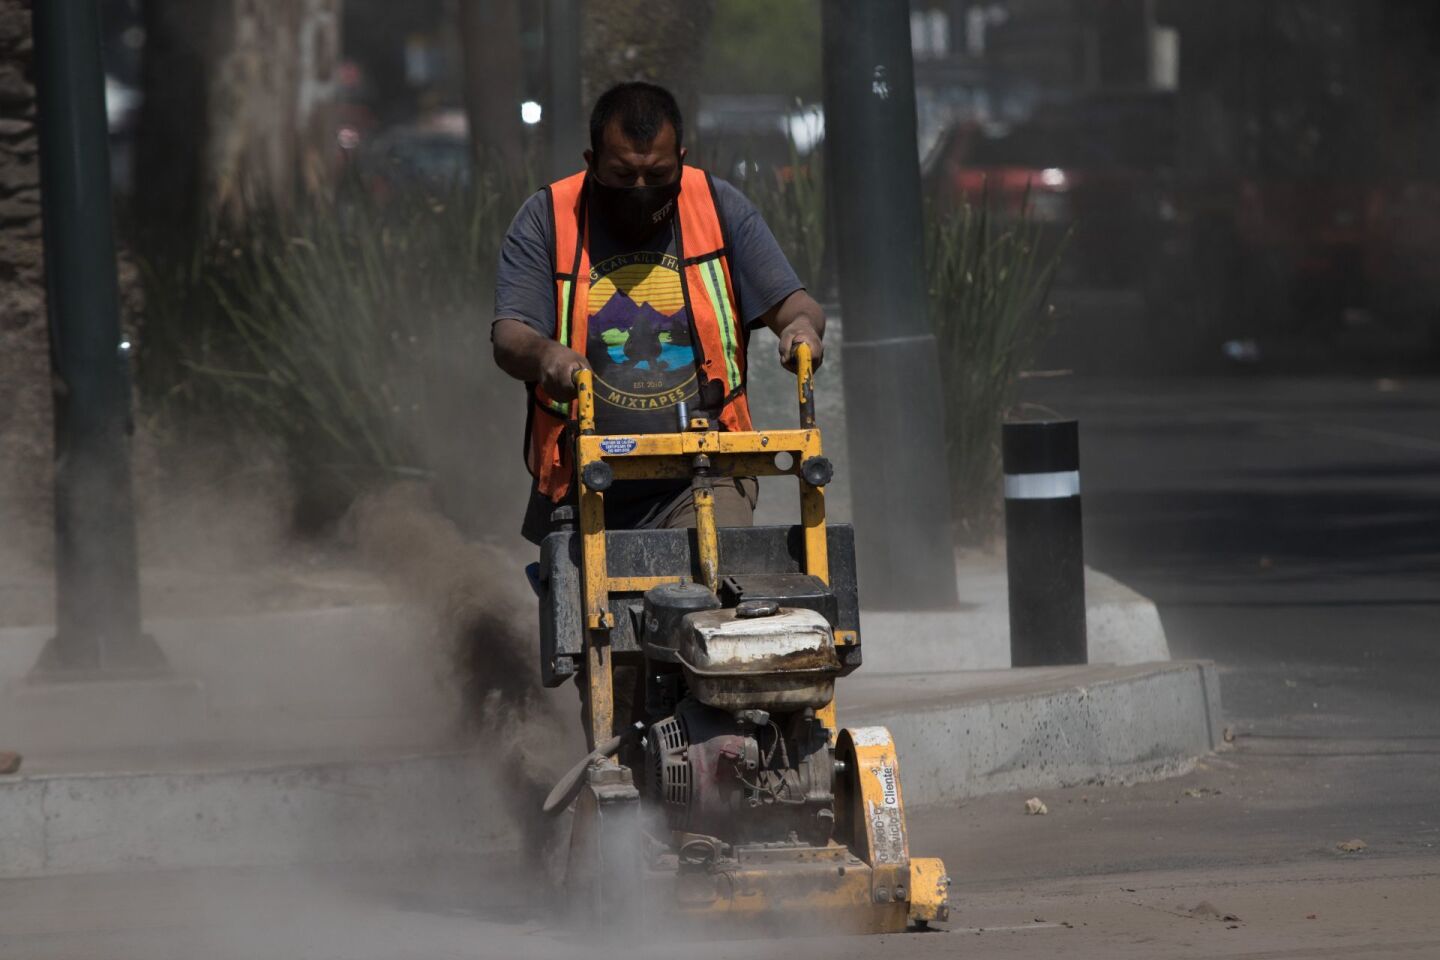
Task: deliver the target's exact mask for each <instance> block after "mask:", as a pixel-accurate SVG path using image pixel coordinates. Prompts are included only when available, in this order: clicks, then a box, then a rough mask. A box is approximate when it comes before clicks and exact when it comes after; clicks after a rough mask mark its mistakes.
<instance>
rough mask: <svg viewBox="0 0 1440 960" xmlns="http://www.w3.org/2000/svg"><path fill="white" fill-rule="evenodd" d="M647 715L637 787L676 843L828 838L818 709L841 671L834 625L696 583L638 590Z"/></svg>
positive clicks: (830, 824) (829, 797) (825, 743)
mask: <svg viewBox="0 0 1440 960" xmlns="http://www.w3.org/2000/svg"><path fill="white" fill-rule="evenodd" d="M640 633H641V636H642V637H643V642H644V649H645V654H646V664H647V670H646V673H647V676H648V677H649V678H650V685H649V686H650V688H649V696H648V698H647V699H648V704H649V707H650V715H651V716H652V718H653V717H657V716H658V717H660V718H661V719H659V720H655V721H654V722H653V723H652V724H651V726H650V728H649V733H648V735H647V737H646V751H645V753H646V755H645V771H646V772H645V778H646V781H647V783H646V787H645V789H646V792H647V793H648V794H649V795H650V796H651V797H652V798H653V799H654V800H655V801H656V802H657V805H658V806H659V807H660V808H661V809H662V810H663V811H664V813H665V818H666V820H667V823H668V825H669V827H670V829H671V830H672V831H673V832H675V833H678V834H682V835H688V839H687V840H686V841H685V842H682V844H681V846H682V848H685V847H686V844H687V843H688V844H689V849H691V850H692V851H700V852H701V853H703V851H704V849H705V848H706V847H707V846H710V847H714V848H716V849H715V852H717V853H718V852H719V851H718V846H719V845H724V844H735V843H767V842H768V843H785V842H790V843H806V844H814V845H823V844H825V843H827V842H828V841H829V839H830V836H831V834H832V832H833V829H834V822H835V814H834V809H833V806H834V789H833V784H834V775H835V774H834V759H833V755H832V752H831V748H830V733H829V731H827V730H826V729H825V727H824V725H823V724H822V723H821V722H820V720H819V719H818V718H817V717H816V712H815V711H816V709H817V708H819V707H822V706H824V705H825V704H827V703H829V702H830V699H831V698H832V697H833V696H834V681H835V677H836V675H837V674H838V673H839V671H840V661H839V658H838V656H837V655H836V651H835V641H834V632H833V629H832V628H831V626H830V623H829V622H828V620H827V619H826V618H825V617H824V616H823V615H821V614H820V613H818V612H817V611H815V610H812V609H803V608H791V607H785V606H781V604H780V602H779V601H777V600H774V599H765V600H747V601H743V602H741V603H739V604H738V605H737V606H735V607H728V608H722V607H721V606H720V602H719V599H718V598H717V597H716V596H715V594H714V593H712V592H711V591H709V590H708V589H706V588H705V587H703V586H700V585H698V584H666V585H664V586H659V587H655V588H652V589H651V590H650V591H649V592H647V594H646V596H645V602H644V610H643V615H642V625H641V630H640Z"/></svg>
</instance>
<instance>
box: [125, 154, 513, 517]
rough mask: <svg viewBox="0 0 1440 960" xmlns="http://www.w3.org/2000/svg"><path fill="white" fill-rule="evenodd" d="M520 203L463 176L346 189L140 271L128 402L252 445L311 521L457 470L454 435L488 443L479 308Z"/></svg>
mask: <svg viewBox="0 0 1440 960" xmlns="http://www.w3.org/2000/svg"><path fill="white" fill-rule="evenodd" d="M517 194H518V191H516V190H514V189H512V188H507V187H504V186H501V185H500V184H498V183H497V182H494V181H491V180H489V179H487V178H484V177H480V176H477V178H476V182H475V184H474V186H470V185H463V184H459V183H456V184H452V185H448V186H442V187H435V188H433V189H428V190H422V189H414V190H402V191H400V192H398V193H396V194H395V195H393V196H391V197H389V198H388V199H387V200H386V201H385V202H384V203H381V202H379V201H377V200H376V199H375V198H374V197H373V196H372V195H370V194H369V193H367V192H366V191H364V190H363V189H362V188H361V186H360V184H359V183H358V182H351V183H347V184H345V185H344V186H343V187H342V189H341V190H340V192H339V195H338V196H337V197H335V198H333V199H332V198H323V199H314V200H309V201H304V202H302V204H301V205H300V206H299V207H298V208H297V209H295V210H293V211H290V212H287V213H284V214H282V213H280V212H278V211H275V210H255V211H251V213H250V215H249V216H247V217H246V218H245V220H244V221H243V222H242V224H241V225H240V226H239V227H232V228H229V229H226V230H223V231H222V230H218V229H217V230H215V231H213V232H212V233H211V234H210V235H209V237H208V238H207V239H206V241H205V243H204V244H203V245H202V247H201V249H200V250H199V251H197V252H196V253H195V255H194V256H193V257H192V258H190V260H189V261H188V262H170V263H165V264H151V265H149V266H148V267H147V268H146V270H145V277H146V316H145V322H144V338H143V340H142V351H141V356H140V363H139V378H140V386H141V390H142V396H143V397H145V398H146V401H147V403H148V405H149V407H150V408H151V409H152V410H154V411H156V412H157V413H158V415H159V416H161V417H162V418H165V419H168V420H170V421H171V422H172V423H173V422H176V421H187V422H197V421H198V422H203V423H205V424H206V428H207V429H209V430H212V431H213V429H214V425H215V424H216V423H217V422H218V423H220V424H222V425H223V427H224V428H225V429H228V430H230V431H232V432H235V431H243V432H245V433H247V434H250V435H255V436H259V437H262V438H264V439H266V440H267V441H268V442H270V443H271V444H273V446H274V447H275V449H276V452H277V453H278V454H279V455H280V456H281V457H282V458H283V460H284V462H286V463H287V464H289V466H290V470H291V473H292V475H293V477H294V479H295V482H296V484H297V486H298V488H299V493H300V498H301V501H302V503H303V504H305V505H306V506H308V507H310V508H313V509H314V510H316V511H318V513H319V514H320V515H321V517H322V519H324V518H328V517H333V516H334V515H336V514H338V512H340V511H341V510H343V509H344V507H345V506H346V505H348V503H349V501H350V500H351V499H352V498H353V497H354V495H355V494H356V493H358V492H359V491H360V490H361V489H363V488H364V487H366V486H368V485H370V484H372V483H374V482H375V481H377V480H380V479H383V478H385V477H393V476H425V477H433V476H434V475H435V474H436V472H437V470H442V469H445V468H446V467H447V464H449V466H450V468H452V469H454V468H455V463H454V461H455V458H454V456H453V455H452V454H451V453H450V450H451V449H452V448H453V447H454V446H456V445H458V444H459V443H460V442H461V440H462V436H460V435H459V434H460V433H461V431H466V433H465V435H464V436H463V439H464V440H466V441H469V442H474V443H475V444H476V446H477V447H487V446H491V444H490V443H488V440H489V439H490V438H488V437H487V436H486V434H487V432H488V431H489V430H490V429H491V428H492V427H493V426H494V425H495V424H496V423H497V421H503V420H504V419H505V418H503V417H501V418H497V417H495V416H493V414H491V413H490V411H491V410H492V409H494V407H495V404H493V403H491V401H492V400H496V401H497V402H503V401H498V397H492V395H491V394H492V393H497V392H498V389H499V384H498V383H497V381H499V380H500V378H499V376H498V375H497V374H496V373H495V371H494V368H493V364H492V363H491V362H490V359H489V356H488V342H489V338H488V334H489V323H488V320H489V315H488V314H489V304H490V296H491V290H492V287H493V276H494V267H495V263H496V255H497V252H498V246H499V243H500V240H501V238H502V237H503V236H504V233H505V225H506V224H507V223H508V221H509V217H510V216H511V214H512V213H513V211H514V209H515V208H516V206H518V204H519V200H520V198H519V197H518V195H517ZM511 393H512V394H513V391H511ZM507 399H508V401H509V402H508V404H507V406H509V407H514V408H516V409H518V408H519V407H520V404H519V403H518V398H517V397H515V396H513V395H511V396H509V397H508V398H507ZM460 411H463V414H462V413H461V412H460ZM477 426H478V429H477ZM497 442H498V438H497ZM509 447H510V444H509V443H508V442H507V443H506V448H507V449H508V448H509ZM442 479H443V478H442Z"/></svg>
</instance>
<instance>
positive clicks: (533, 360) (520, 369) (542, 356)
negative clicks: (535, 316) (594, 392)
mask: <svg viewBox="0 0 1440 960" xmlns="http://www.w3.org/2000/svg"><path fill="white" fill-rule="evenodd" d="M490 339H491V341H492V342H493V343H494V346H495V362H496V363H498V364H499V365H500V369H501V370H504V371H505V372H506V373H508V374H510V376H512V377H514V378H515V379H516V380H524V381H525V382H526V383H538V384H540V386H541V387H543V388H544V389H545V393H546V394H547V395H548V396H549V397H550V398H551V399H553V400H560V401H565V400H573V399H575V371H576V370H579V369H581V368H582V367H583V368H585V369H587V370H588V369H590V364H589V363H588V362H587V361H586V360H585V358H584V357H583V356H581V355H580V354H578V353H576V352H575V351H574V350H571V349H570V348H569V347H567V346H565V344H563V343H560V342H559V341H557V340H552V339H550V338H549V337H546V336H542V335H540V334H539V333H536V332H535V331H534V330H532V329H531V328H530V327H528V326H526V325H525V324H523V323H521V322H520V321H519V320H512V319H501V320H496V321H495V325H494V326H493V327H491V328H490Z"/></svg>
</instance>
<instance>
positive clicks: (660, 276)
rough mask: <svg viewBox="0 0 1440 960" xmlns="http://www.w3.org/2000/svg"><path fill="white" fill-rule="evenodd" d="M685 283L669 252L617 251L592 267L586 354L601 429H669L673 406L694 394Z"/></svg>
mask: <svg viewBox="0 0 1440 960" xmlns="http://www.w3.org/2000/svg"><path fill="white" fill-rule="evenodd" d="M682 282H683V281H682V279H681V273H680V262H679V260H677V259H676V258H675V257H674V256H672V255H670V254H668V253H657V252H643V251H642V252H637V253H627V254H621V255H620V256H615V257H610V258H608V259H606V260H604V261H602V262H601V263H599V264H598V265H596V266H595V267H594V268H592V269H591V271H590V298H589V299H590V303H589V311H590V320H589V335H588V337H587V342H586V344H585V356H586V359H588V360H589V361H590V366H591V367H593V368H594V370H595V379H596V384H595V397H596V399H597V401H599V402H598V403H597V404H596V411H595V413H596V418H597V420H598V421H599V423H598V424H597V426H598V427H599V429H600V430H601V431H602V432H607V433H616V432H625V433H654V432H662V431H670V430H674V429H675V420H674V407H675V405H676V404H678V403H679V402H680V401H682V400H684V401H686V402H687V403H689V402H691V401H693V400H694V398H695V395H696V387H697V385H696V380H695V350H694V347H693V346H692V345H691V342H690V314H689V311H687V310H686V309H685V294H684V289H683V288H682V286H681V283H682Z"/></svg>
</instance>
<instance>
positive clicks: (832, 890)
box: [575, 344, 949, 933]
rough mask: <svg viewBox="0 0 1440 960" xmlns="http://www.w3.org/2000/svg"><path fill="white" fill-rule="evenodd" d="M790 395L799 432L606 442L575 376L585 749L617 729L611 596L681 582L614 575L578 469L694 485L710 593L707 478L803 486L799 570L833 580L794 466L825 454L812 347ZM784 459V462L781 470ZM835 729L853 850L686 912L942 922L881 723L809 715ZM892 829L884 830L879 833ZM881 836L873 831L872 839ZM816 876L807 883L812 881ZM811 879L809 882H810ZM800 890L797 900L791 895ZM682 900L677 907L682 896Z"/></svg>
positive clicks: (599, 508)
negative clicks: (915, 852) (848, 790)
mask: <svg viewBox="0 0 1440 960" xmlns="http://www.w3.org/2000/svg"><path fill="white" fill-rule="evenodd" d="M795 367H796V370H795V373H796V381H795V382H796V397H797V400H798V403H799V407H800V428H799V429H797V430H763V431H755V432H748V433H727V432H720V431H719V430H717V429H715V428H714V427H713V425H712V424H711V423H709V422H708V421H707V420H705V419H704V418H695V419H692V420H690V421H689V422H688V423H687V424H686V426H687V427H688V429H687V430H685V431H684V432H677V433H669V434H642V435H638V436H624V437H621V436H602V435H600V434H597V433H596V432H595V390H594V379H593V374H592V373H591V371H589V370H584V369H582V370H580V371H578V372H577V374H576V377H575V384H576V390H577V398H576V399H577V414H578V421H579V423H578V426H579V433H578V435H577V437H576V442H575V454H576V477H577V481H576V482H577V483H578V484H579V520H580V523H579V526H580V534H581V554H582V563H583V570H584V576H583V603H584V623H585V658H586V682H587V683H588V694H589V695H588V697H586V704H587V706H586V709H588V711H589V731H590V746H591V748H592V749H594V748H595V747H596V746H597V744H598V743H600V742H602V741H604V740H606V739H607V738H609V735H610V733H609V732H610V731H611V730H612V729H613V726H614V678H613V672H612V667H613V665H612V661H611V650H610V643H609V631H610V630H611V629H612V628H613V627H614V626H615V622H614V615H613V614H612V613H611V612H610V594H611V593H612V592H614V593H620V592H627V593H633V592H639V591H644V590H647V589H649V588H651V587H654V586H657V585H659V584H662V583H673V582H675V581H676V580H677V579H680V578H679V577H675V576H661V577H611V576H610V575H609V573H608V570H607V566H606V555H605V494H604V492H603V491H601V490H595V489H591V488H590V487H589V486H587V485H586V483H585V481H584V475H585V468H586V467H587V466H589V465H591V464H594V463H597V462H603V463H605V464H606V465H608V467H609V468H610V471H611V475H612V477H613V479H614V480H639V479H661V478H674V479H690V478H692V477H695V478H698V482H696V483H695V488H694V489H695V528H696V542H697V546H698V554H699V556H698V560H699V569H700V574H701V579H702V582H703V583H704V584H705V586H707V587H709V588H710V589H711V590H717V589H718V587H719V578H720V556H719V538H718V534H717V532H716V524H715V508H714V499H713V495H712V493H711V489H710V486H709V480H710V478H714V477H770V476H787V475H788V476H794V477H796V478H797V480H798V481H799V484H800V520H801V524H802V526H803V528H804V547H805V560H804V569H805V572H806V573H808V574H810V575H812V576H815V577H818V578H819V579H820V580H821V581H823V582H825V583H827V584H828V583H829V582H830V561H829V556H828V552H827V544H826V534H825V491H824V488H823V487H821V486H815V485H813V484H811V483H809V482H807V481H806V479H805V477H804V475H803V473H802V470H801V467H802V464H804V463H805V462H806V461H807V460H810V459H811V458H815V457H819V456H821V452H822V451H821V443H820V431H819V430H818V429H817V428H816V426H815V380H814V367H813V364H812V360H811V355H810V348H809V347H808V346H807V345H805V344H800V345H798V346H797V347H796V350H795ZM787 455H788V462H785V459H786V456H787ZM856 640H857V637H856V634H855V633H854V632H852V631H848V630H836V631H835V644H836V646H837V647H844V646H847V645H850V644H854V643H855V642H856ZM817 716H818V718H819V719H820V720H821V721H822V722H823V724H824V725H825V727H827V728H828V729H829V730H830V731H831V732H832V734H831V736H832V745H836V746H838V747H839V749H840V750H841V751H842V752H844V753H845V754H846V755H847V758H848V760H847V762H849V763H852V764H853V769H854V771H855V780H854V782H855V784H857V786H858V791H859V792H858V795H857V796H846V797H845V798H844V801H843V802H844V804H845V805H846V806H847V807H848V811H842V812H840V814H839V816H840V818H841V819H842V820H848V822H849V824H850V826H849V828H848V829H849V835H848V837H847V839H848V840H849V847H848V849H847V848H846V847H843V846H841V845H839V844H835V843H833V842H832V848H833V853H834V855H835V856H836V857H837V858H840V857H843V858H844V859H843V860H841V859H837V860H836V862H837V863H842V864H848V865H849V871H848V873H847V870H846V867H845V866H843V865H842V866H840V867H839V869H838V873H837V872H836V868H835V867H833V866H831V865H830V864H829V863H828V862H826V863H821V862H816V863H808V864H781V863H778V862H777V863H775V864H755V865H751V866H743V867H741V868H740V869H738V870H735V871H731V872H730V873H728V874H727V882H728V883H730V884H731V888H730V893H729V895H728V896H727V897H725V898H715V899H705V898H699V899H697V900H696V901H695V902H694V903H684V902H682V903H681V907H682V908H683V909H685V910H686V912H689V913H694V914H714V915H724V916H727V917H735V916H745V915H752V914H754V915H758V914H762V913H765V912H773V911H776V910H777V909H780V908H782V907H783V908H786V909H799V910H806V909H808V910H810V911H811V915H812V917H813V918H814V919H816V920H817V921H820V922H822V923H826V924H831V925H832V926H831V927H830V928H831V929H835V928H837V927H840V928H845V929H850V930H852V931H855V932H874V933H883V932H896V931H900V930H904V929H905V928H906V926H907V923H918V924H920V925H923V924H925V923H927V922H929V921H931V920H945V919H947V918H948V906H947V888H948V884H949V879H948V877H946V876H945V868H944V864H943V863H941V861H940V860H938V859H933V858H911V857H910V853H909V840H908V837H907V836H906V833H905V825H904V810H903V806H902V804H901V798H900V792H899V765H898V761H897V759H896V756H895V748H894V744H893V742H892V741H891V739H890V735H889V732H888V731H885V730H884V728H880V727H870V728H863V729H862V730H859V731H849V730H845V731H841V730H840V728H839V726H838V723H837V721H836V713H835V701H834V699H833V698H832V700H831V701H830V703H829V704H827V705H826V706H825V707H824V708H822V709H821V710H819V711H817ZM887 824H888V825H889V828H888V831H887V830H884V829H882V828H884V827H885V825H887ZM877 831H879V832H878V833H877ZM812 874H813V878H811V875H812ZM807 878H811V879H812V880H813V882H806V879H807ZM797 882H798V886H799V889H802V890H804V891H805V892H804V893H797V892H796V891H797ZM681 899H682V901H683V900H684V899H685V898H684V897H683V896H682V898H681Z"/></svg>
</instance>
